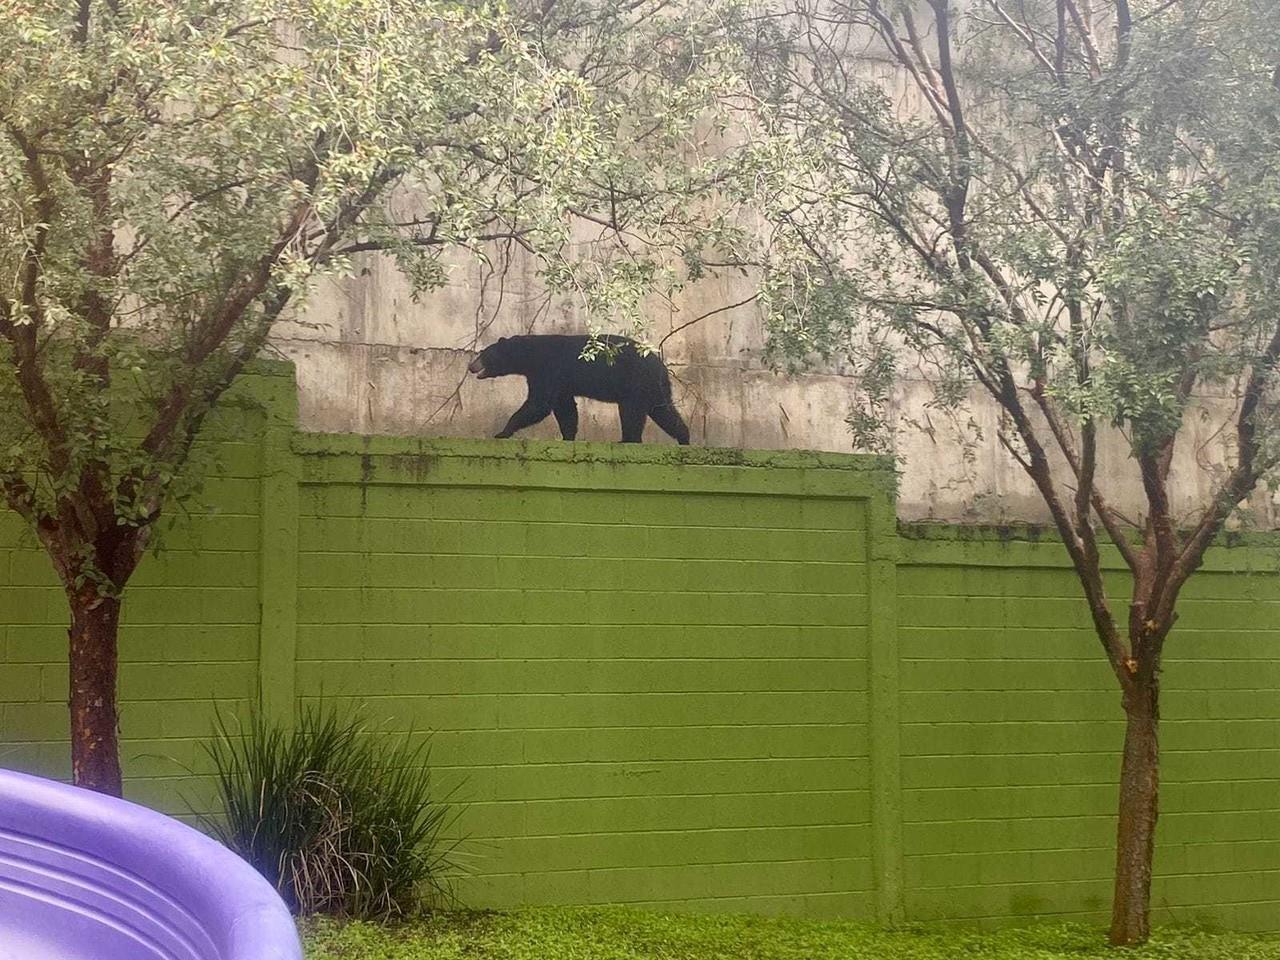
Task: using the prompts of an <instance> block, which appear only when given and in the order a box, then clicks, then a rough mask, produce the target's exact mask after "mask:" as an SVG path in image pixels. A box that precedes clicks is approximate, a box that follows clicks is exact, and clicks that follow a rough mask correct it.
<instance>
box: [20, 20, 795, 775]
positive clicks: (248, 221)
mask: <svg viewBox="0 0 1280 960" xmlns="http://www.w3.org/2000/svg"><path fill="white" fill-rule="evenodd" d="M746 2H747V0H710V2H708V0H697V2H692V0H680V2H674V3H673V2H670V0H639V2H635V3H617V2H615V0H514V2H512V3H489V2H487V0H80V2H78V3H67V2H63V0H0V62H3V63H4V65H5V69H4V70H3V71H0V408H2V409H4V410H5V411H6V412H9V413H10V415H9V416H6V417H5V418H3V419H0V493H2V494H3V496H4V501H5V503H6V504H7V505H8V506H9V507H10V508H11V509H13V510H15V511H17V512H18V513H19V514H21V515H22V517H23V518H24V519H25V520H26V521H27V523H28V525H29V526H30V527H31V529H32V530H33V531H34V532H35V533H36V535H37V536H38V537H39V539H40V541H41V543H42V544H43V545H44V547H45V548H46V550H47V552H48V553H49V556H50V558H51V559H52V561H53V564H54V566H55V568H56V570H57V572H58V575H59V577H60V578H61V580H62V582H63V584H64V586H65V587H66V588H67V591H68V598H69V603H70V606H71V607H72V610H73V617H72V620H73V623H75V622H81V621H84V622H87V618H86V617H84V616H83V614H84V613H85V612H86V611H91V610H96V609H100V608H102V604H103V603H104V602H106V603H108V605H109V608H110V609H111V610H114V609H115V608H116V606H118V602H119V599H120V597H121V594H122V592H123V590H124V588H125V586H126V584H127V583H128V581H129V578H130V577H131V576H132V574H133V571H134V570H135V569H136V566H137V564H138V562H139V560H140V559H141V557H142V556H143V555H144V553H145V551H146V550H147V548H148V547H149V546H154V545H155V542H156V540H157V530H158V527H157V525H156V520H157V518H159V517H160V516H161V515H162V514H163V513H165V512H166V511H171V509H172V507H173V506H174V505H175V504H176V503H178V502H180V501H181V500H182V499H183V498H184V497H186V496H188V495H189V494H190V493H191V492H192V490H193V489H194V488H195V487H196V486H197V485H198V483H199V480H200V462H199V458H198V457H197V458H194V459H193V457H192V450H193V445H194V444H195V443H196V440H197V438H198V437H199V435H200V432H201V429H202V427H203V425H204V423H205V420H206V418H207V416H208V415H209V412H210V411H211V410H212V409H213V408H214V406H215V405H216V404H218V403H219V402H220V401H221V399H222V397H223V395H224V393H225V391H226V390H227V388H228V387H229V386H230V385H231V384H232V383H233V382H234V381H235V379H236V378H237V377H238V376H239V375H240V373H241V372H242V371H243V369H244V367H245V364H246V363H248V362H249V361H250V360H251V359H252V358H253V357H255V356H256V355H257V354H259V353H260V352H261V351H262V350H263V349H264V347H265V346H266V345H267V344H268V341H269V336H270V333H271V330H272V327H273V324H274V323H275V322H276V321H277V320H279V319H282V318H297V317H298V315H299V312H300V311H301V310H302V308H303V307H304V306H305V303H306V297H307V294H308V292H309V291H310V290H312V289H313V288H314V286H315V283H316V281H317V280H318V278H320V277H322V276H326V275H327V276H341V275H344V274H345V273H347V272H348V271H350V270H352V269H353V266H354V259H353V258H356V257H358V256H360V255H370V254H382V255H386V256H390V257H393V258H394V259H395V261H396V263H397V264H398V265H399V267H400V269H401V271H402V272H403V274H404V275H405V277H407V278H408V279H409V281H410V282H411V284H412V285H413V288H414V290H415V292H416V293H420V292H423V291H426V290H430V289H432V288H435V287H438V286H441V285H443V284H445V283H446V282H447V281H448V278H449V277H448V264H447V262H446V261H445V260H444V259H443V255H444V252H445V251H452V252H453V253H455V254H457V253H459V252H462V253H470V254H472V255H474V256H476V257H478V258H481V259H482V260H485V261H487V262H489V263H490V264H492V263H493V261H494V260H495V259H496V260H497V261H498V263H500V264H507V265H509V264H511V263H512V262H514V261H513V259H512V257H513V256H514V255H513V254H512V253H511V251H512V250H515V251H517V252H518V253H519V255H520V256H521V257H523V261H522V262H521V266H522V267H524V268H526V269H528V270H529V272H531V273H534V272H536V273H537V275H538V276H539V277H540V278H541V280H542V282H543V284H544V285H545V287H546V288H547V289H548V290H549V291H550V292H551V294H552V295H554V296H556V297H561V298H569V299H572V300H574V301H576V302H577V303H579V304H580V305H581V306H582V307H583V308H584V309H585V311H586V313H587V315H588V316H589V318H590V323H591V324H592V325H593V326H594V327H595V328H596V329H603V328H605V327H608V326H621V327H642V326H643V313H644V309H645V307H646V305H652V304H653V303H654V302H661V300H662V299H663V298H670V297H671V296H672V295H673V294H674V293H675V292H676V291H677V290H679V289H681V288H682V287H684V286H686V285H688V284H689V283H692V282H703V281H713V280H715V278H716V276H717V275H719V274H722V273H723V272H724V271H733V272H734V276H739V272H741V271H746V272H748V273H751V274H752V277H751V279H750V281H749V282H751V283H753V284H756V285H757V286H760V285H765V284H766V283H767V282H768V281H767V278H768V277H770V276H772V275H773V274H775V273H777V274H779V275H786V274H788V273H789V268H788V267H787V266H786V264H787V261H788V260H789V258H790V257H791V256H792V255H793V253H794V251H796V250H799V249H801V245H800V244H799V242H798V240H796V239H795V238H794V237H793V236H792V233H793V231H791V229H790V227H789V226H788V222H787V220H786V218H785V216H783V214H784V212H785V210H786V209H788V208H789V206H790V204H791V201H790V200H789V199H788V198H789V197H790V196H791V195H792V194H793V192H794V185H795V184H797V183H803V182H805V179H806V176H807V175H806V173H805V171H806V169H807V164H808V163H809V162H810V161H811V160H812V159H813V155H812V154H811V153H810V152H809V151H808V150H807V149H806V145H805V144H804V142H803V141H802V140H800V139H799V138H796V137H795V136H793V135H792V134H790V133H788V132H785V131H783V130H782V129H781V128H780V127H779V126H778V124H777V122H776V120H777V118H776V117H775V116H774V115H773V114H772V113H771V111H769V110H767V109H763V108H762V107H763V105H762V104H761V103H760V101H759V98H758V97H756V96H755V95H754V94H753V92H752V90H751V87H750V85H749V84H748V83H747V81H746V69H747V67H748V66H749V61H748V59H747V57H748V52H747V50H746V48H745V47H744V46H743V43H742V37H740V36H739V35H738V31H737V30H736V27H735V25H736V24H738V23H739V22H741V21H742V20H744V19H746V18H744V17H743V16H742V12H743V11H744V10H745V9H746V8H745V7H744V4H745V3H746ZM731 131H732V132H731ZM748 201H750V203H751V205H752V208H753V209H756V210H759V211H761V212H763V213H764V214H765V215H766V219H767V220H768V222H769V223H770V224H772V226H771V227H768V228H761V227H760V226H759V224H760V221H759V219H758V218H757V217H756V216H755V215H754V214H753V215H752V216H750V217H748V216H747V214H746V213H745V212H744V205H745V204H746V203H747V202H748ZM770 217H772V218H773V219H768V218H770ZM102 609H106V608H102ZM111 622H112V623H114V622H115V621H114V620H112V621H111ZM114 630H115V628H114V626H113V627H112V628H111V630H109V631H106V633H104V635H102V636H99V637H93V638H89V637H80V641H81V642H78V643H76V644H73V649H74V650H76V651H77V655H76V658H77V662H78V664H79V666H80V667H83V668H84V669H81V670H78V671H77V670H76V669H73V675H74V676H76V677H79V678H80V679H79V680H78V681H75V682H73V689H72V694H71V698H70V701H71V710H72V713H73V714H74V715H76V716H78V717H79V718H80V719H79V721H78V722H77V723H75V724H73V737H72V755H73V768H74V769H75V770H76V771H77V772H76V777H77V781H78V782H83V783H87V784H89V785H94V786H97V787H99V788H100V789H105V790H109V791H113V792H118V791H119V790H120V774H119V770H118V763H117V762H116V757H117V755H118V750H117V747H116V742H115V728H116V722H115V707H114V696H115V695H114V676H113V671H114V666H113V665H114V663H115V657H114V645H115V636H114ZM81 632H82V633H83V631H81ZM108 634H109V635H108ZM108 648H110V649H108ZM90 654H92V656H90ZM90 661H92V663H91V662H90ZM73 667H74V665H73Z"/></svg>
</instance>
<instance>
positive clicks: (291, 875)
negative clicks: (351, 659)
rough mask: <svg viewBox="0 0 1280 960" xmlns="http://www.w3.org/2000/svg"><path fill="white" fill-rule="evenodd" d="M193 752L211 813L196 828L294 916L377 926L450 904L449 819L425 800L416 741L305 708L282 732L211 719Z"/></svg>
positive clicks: (421, 746) (447, 808)
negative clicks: (205, 775) (210, 778)
mask: <svg viewBox="0 0 1280 960" xmlns="http://www.w3.org/2000/svg"><path fill="white" fill-rule="evenodd" d="M205 751H206V753H207V754H208V756H209V758H210V760H211V761H212V762H213V766H214V769H215V771H216V777H217V790H218V798H219V800H220V802H221V808H222V816H221V817H216V818H205V825H206V828H207V829H208V830H209V831H210V832H211V833H212V834H213V835H214V836H216V837H217V838H218V839H220V840H221V841H222V842H223V843H225V844H226V845H227V846H228V847H230V848H231V849H232V850H234V851H235V852H236V853H238V854H239V855H240V856H242V857H243V858H244V859H245V860H247V861H248V862H249V863H251V864H253V865H254V866H255V867H256V868H257V869H258V870H259V871H260V872H261V873H262V874H263V876H265V877H266V878H267V879H268V880H269V881H270V882H271V883H272V884H273V885H274V886H275V888H276V889H277V890H278V891H279V892H280V895H281V896H282V897H283V898H284V899H285V901H286V902H287V903H288V904H289V906H290V908H291V909H292V910H294V911H295V912H296V913H298V914H302V915H314V914H324V915H328V916H337V917H347V918H361V919H387V918H390V917H397V916H405V915H409V914H412V913H414V912H416V911H417V910H418V908H420V907H421V906H423V905H426V904H429V903H431V902H433V901H440V900H445V901H448V900H451V899H452V896H451V890H450V878H451V877H452V876H453V875H455V873H456V863H455V853H456V851H457V844H458V841H457V839H456V838H451V837H449V836H447V834H448V828H449V827H450V826H451V825H452V824H453V822H454V819H455V815H454V810H453V807H451V805H450V804H449V803H448V802H447V801H448V797H445V798H442V799H435V798H433V796H432V793H433V789H432V786H433V785H432V779H431V772H430V765H429V763H428V760H429V755H428V741H427V740H426V739H417V742H416V743H415V738H414V737H413V736H412V735H411V734H403V735H392V734H388V733H386V732H384V731H379V730H377V729H372V728H370V726H369V725H368V724H367V723H366V721H365V720H364V718H363V717H362V716H361V715H359V714H358V713H342V712H339V711H337V710H335V709H334V708H332V707H330V706H314V707H309V708H306V709H304V710H302V711H301V712H300V713H299V715H298V718H297V721H296V723H295V724H294V725H293V727H292V728H290V729H286V728H284V727H283V726H281V725H279V724H276V723H272V722H270V721H268V720H266V719H264V718H263V717H262V715H261V714H260V713H257V712H253V713H252V714H250V716H249V719H248V721H247V723H241V722H238V721H236V720H230V719H228V718H226V717H224V716H223V715H222V714H219V715H218V718H217V721H216V723H215V729H214V733H213V736H212V737H211V739H210V740H209V741H207V742H206V743H205Z"/></svg>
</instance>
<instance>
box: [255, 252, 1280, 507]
mask: <svg viewBox="0 0 1280 960" xmlns="http://www.w3.org/2000/svg"><path fill="white" fill-rule="evenodd" d="M485 275H486V271H485V269H484V268H483V267H482V266H481V265H480V264H478V263H476V262H474V261H463V260H458V261H455V263H454V266H453V270H452V274H451V282H450V284H449V286H448V287H447V288H446V289H445V290H442V291H440V292H438V293H436V294H434V295H432V296H430V297H426V298H423V299H421V300H420V301H418V302H414V300H413V298H412V297H411V296H410V293H409V289H408V286H407V284H406V283H405V282H404V280H403V278H402V277H400V275H399V274H398V273H397V271H396V268H395V266H394V265H393V264H392V263H391V262H390V261H387V260H384V259H381V258H370V259H369V260H367V261H366V262H365V263H363V264H362V265H361V269H360V271H359V275H358V276H356V277H354V278H351V279H347V280H344V281H341V282H334V283H329V284H327V285H326V286H325V287H323V288H322V289H320V290H319V291H318V292H317V294H316V296H315V297H314V299H313V302H312V303H311V305H310V308H309V310H308V312H307V313H306V315H305V321H306V322H305V323H287V324H282V325H281V327H280V329H279V331H278V336H277V340H276V345H277V348H278V349H279V350H280V352H281V353H283V354H284V355H285V356H287V357H288V358H289V359H291V360H293V361H294V363H295V364H296V365H297V370H298V382H299V403H300V408H301V426H302V428H303V429H304V430H317V431H325V432H355V433H371V434H392V435H396V434H404V435H419V436H450V437H486V436H492V434H493V433H494V432H496V431H497V430H498V429H499V428H500V427H501V426H502V424H503V423H504V422H505V421H506V418H507V416H508V415H509V414H510V413H511V411H513V410H514V409H515V408H516V407H517V406H518V405H519V404H520V403H521V402H522V401H523V399H524V381H523V380H522V379H521V378H518V377H516V378H507V379H502V380H486V381H477V380H476V379H475V378H473V377H468V376H467V374H466V366H467V363H468V362H469V360H470V358H471V356H472V353H473V352H474V350H475V349H476V347H477V345H479V346H484V345H486V344H488V343H490V342H492V341H493V340H495V339H497V338H498V337H499V336H508V335H511V334H518V333H530V332H535V333H556V332H578V331H581V330H583V329H584V322H583V320H582V319H581V317H580V316H578V315H577V314H576V312H575V311H573V310H572V309H570V308H566V307H563V306H560V305H557V306H555V307H553V308H550V309H548V308H547V306H546V304H545V302H544V300H543V299H542V296H541V291H540V289H539V287H538V285H537V282H536V279H535V278H534V276H533V274H532V271H531V270H530V269H528V267H527V266H521V267H517V269H516V270H515V271H513V272H511V273H509V274H508V276H507V278H506V280H505V282H504V283H503V284H502V285H501V287H500V286H499V285H498V284H497V282H496V281H492V280H491V281H490V282H488V283H486V282H485ZM749 292H750V291H749V290H747V289H745V288H740V287H736V286H734V285H732V284H729V283H725V284H719V285H713V284H709V285H704V286H703V287H701V288H699V289H698V290H697V291H695V293H694V294H692V295H690V296H689V297H687V298H686V299H685V300H684V301H683V302H681V303H679V304H678V308H677V309H673V310H668V311H667V312H664V313H662V314H659V315H656V316H654V317H653V319H652V329H653V331H654V338H655V340H656V339H660V338H661V337H663V336H664V335H665V334H666V333H668V332H670V331H672V330H674V329H675V328H677V327H679V326H680V325H681V324H683V323H685V322H687V321H688V320H691V319H693V318H694V317H697V316H699V315H700V314H702V313H704V312H706V311H709V310H713V309H716V308H717V307H721V306H723V305H725V304H731V303H736V302H738V301H741V300H743V299H745V297H746V296H748V295H749ZM763 343H764V329H763V324H762V323H761V320H760V316H759V313H758V312H757V310H756V309H755V308H754V307H752V306H748V307H740V308H738V309H735V310H729V311H725V312H723V313H719V314H716V315H714V316H711V317H708V318H707V319H705V320H702V321H701V322H699V323H697V324H695V325H693V326H691V327H688V328H686V329H684V330H681V331H679V332H677V333H675V334H674V335H673V336H672V337H671V339H669V340H667V341H666V343H665V344H664V346H663V353H664V355H665V357H666V359H667V362H668V364H669V365H670V368H671V371H672V373H673V375H674V377H675V379H676V399H677V402H678V403H679V405H680V408H681V410H682V411H683V412H684V415H685V419H687V420H688V421H689V425H690V427H691V429H692V432H693V442H694V443H697V444H702V445H705V446H727V447H742V448H752V449H765V450H777V449H813V450H826V451H834V452H842V451H843V452H848V451H850V449H851V441H850V436H849V432H848V428H847V426H846V424H845V422H844V421H845V417H846V416H847V415H848V412H849V408H850V404H851V403H852V397H853V393H852V389H851V383H850V381H849V379H848V378H847V377H843V376H841V375H840V374H839V373H838V371H834V370H832V371H825V372H822V371H817V372H812V373H808V374H804V375H800V376H794V377H788V376H784V375H781V374H778V373H775V372H773V371H771V370H769V369H767V368H766V366H765V365H764V363H763V362H762V359H761V348H762V346H763ZM929 397H930V391H929V387H928V385H927V384H925V383H924V382H923V381H919V380H906V381H904V382H903V383H902V384H901V385H900V386H899V388H898V392H897V396H896V397H895V398H894V407H895V409H896V413H897V415H898V416H899V417H901V418H904V420H907V421H914V423H908V422H904V423H903V425H902V427H901V429H900V431H899V435H898V450H899V454H900V457H901V461H902V481H901V488H900V494H899V496H900V499H899V513H900V515H901V516H902V517H903V519H907V520H918V519H937V520H950V521H981V522H1012V521H1032V522H1043V521H1045V520H1047V519H1048V516H1047V513H1046V510H1045V507H1044V504H1043V502H1042V501H1041V500H1040V497H1039V495H1038V494H1037V492H1036V491H1035V489H1034V487H1033V486H1032V485H1031V483H1030V482H1029V481H1028V480H1027V478H1026V476H1025V475H1024V474H1023V473H1022V471H1021V468H1019V467H1018V466H1017V464H1016V463H1014V462H1013V460H1012V459H1011V458H1010V457H1009V455H1008V454H1007V453H1006V452H1005V451H1004V450H1003V449H1002V448H1001V447H1000V446H999V444H998V443H997V442H996V439H995V437H996V432H997V431H996V427H997V424H998V411H997V410H996V408H995V407H994V405H993V404H991V403H989V402H986V401H984V400H983V398H982V397H980V396H977V395H975V397H974V403H973V406H972V410H971V411H969V413H968V414H966V419H967V417H968V416H969V415H972V417H973V419H974V420H975V421H976V422H977V423H978V424H979V425H980V426H981V430H982V436H983V437H984V438H985V439H984V440H983V441H982V442H980V443H977V444H972V443H971V444H970V446H969V448H968V449H967V450H966V446H965V444H964V443H962V442H961V441H960V439H959V437H960V435H961V433H962V432H963V431H962V430H961V429H959V427H958V425H956V424H953V423H949V422H948V421H947V419H946V417H945V416H944V415H943V414H940V413H939V412H938V411H936V410H931V409H930V408H929V407H928V406H927V402H928V400H929ZM1232 406H1233V404H1232V403H1231V401H1230V399H1229V398H1220V399H1216V400H1213V399H1211V400H1206V401H1205V411H1206V415H1205V416H1204V417H1200V416H1196V417H1195V418H1193V422H1192V423H1191V424H1190V425H1189V432H1188V437H1189V440H1190V442H1189V443H1188V444H1187V445H1185V446H1184V447H1182V448H1180V449H1179V450H1178V456H1177V460H1176V462H1175V466H1174V470H1173V476H1174V480H1175V486H1176V490H1177V496H1176V498H1175V502H1176V504H1177V506H1178V509H1179V510H1180V511H1182V512H1183V513H1185V514H1186V515H1187V516H1188V517H1189V516H1191V515H1192V514H1193V513H1194V512H1195V511H1196V509H1197V505H1199V504H1202V503H1204V502H1205V500H1206V498H1207V494H1208V491H1209V484H1210V482H1211V481H1212V479H1213V478H1214V476H1215V474H1216V473H1217V472H1218V469H1220V465H1222V464H1224V463H1226V462H1227V458H1228V457H1229V454H1230V451H1229V449H1228V446H1227V441H1228V439H1229V436H1228V435H1227V434H1224V433H1221V432H1219V430H1218V427H1219V425H1220V423H1221V422H1222V417H1223V416H1224V415H1228V414H1229V413H1230V410H1231V409H1232ZM580 407H581V410H582V427H581V431H580V436H581V438H582V439H585V440H612V439H617V437H618V433H619V428H618V422H617V413H616V408H615V407H612V406H610V405H607V404H599V403H594V402H591V401H581V402H580ZM524 435H527V436H530V437H541V438H555V437H557V436H558V434H557V432H556V427H555V422H554V420H552V419H550V418H549V419H548V420H547V421H545V422H544V423H542V424H540V425H539V426H538V427H536V428H533V429H530V430H528V431H526V432H525V434H524ZM645 440H646V442H649V443H670V442H671V441H670V440H669V438H667V437H666V435H665V434H663V433H662V432H661V431H660V430H658V429H657V428H656V427H655V426H653V425H652V424H650V425H649V426H648V428H647V430H646V434H645ZM1101 459H1102V471H1101V474H1102V476H1103V477H1104V480H1103V482H1104V484H1105V485H1106V487H1107V489H1109V490H1117V491H1118V492H1117V493H1114V494H1112V497H1113V499H1114V500H1115V501H1116V502H1118V503H1120V504H1122V505H1123V506H1124V507H1125V509H1127V510H1128V511H1130V512H1131V514H1133V515H1135V516H1137V515H1140V513H1141V505H1142V503H1143V498H1142V494H1141V490H1140V488H1139V487H1138V485H1137V474H1136V471H1134V470H1133V468H1132V464H1131V463H1128V462H1127V460H1128V454H1127V448H1126V446H1125V444H1124V442H1123V440H1122V439H1121V438H1119V437H1111V438H1110V442H1109V443H1107V444H1105V445H1104V450H1103V455H1102V458H1101ZM1120 478H1127V479H1128V481H1129V482H1128V483H1126V484H1121V485H1119V486H1117V481H1118V480H1119V479H1120ZM1253 514H1254V515H1253V521H1252V522H1254V523H1256V524H1258V525H1260V526H1266V527H1274V526H1276V525H1277V519H1278V517H1280V511H1278V510H1277V507H1276V502H1275V501H1274V500H1273V499H1272V498H1271V497H1270V496H1269V495H1268V494H1266V493H1265V492H1260V493H1259V494H1258V495H1256V496H1255V498H1254V510H1253Z"/></svg>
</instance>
